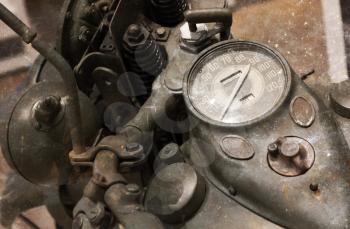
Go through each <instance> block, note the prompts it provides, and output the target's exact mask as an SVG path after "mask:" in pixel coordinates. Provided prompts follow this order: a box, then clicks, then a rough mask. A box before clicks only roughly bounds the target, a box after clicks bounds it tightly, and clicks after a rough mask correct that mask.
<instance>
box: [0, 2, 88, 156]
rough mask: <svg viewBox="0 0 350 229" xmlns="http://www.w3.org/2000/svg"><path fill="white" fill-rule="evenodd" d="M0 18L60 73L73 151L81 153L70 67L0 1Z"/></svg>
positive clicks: (76, 88)
mask: <svg viewBox="0 0 350 229" xmlns="http://www.w3.org/2000/svg"><path fill="white" fill-rule="evenodd" d="M0 19H1V20H2V21H3V22H4V23H5V24H6V25H7V26H9V27H10V28H11V29H12V30H13V31H15V32H16V33H17V34H18V35H19V36H20V37H22V39H23V41H24V42H25V43H27V44H31V45H32V47H33V48H34V49H35V50H36V51H38V52H39V53H40V54H41V55H43V56H44V57H45V58H46V59H47V60H48V61H49V62H50V63H51V64H52V65H53V66H54V67H55V68H56V69H57V70H58V72H59V73H60V76H61V78H62V80H63V83H64V85H65V88H66V93H67V96H66V97H65V98H63V99H65V101H66V102H67V122H68V125H69V129H70V136H71V140H72V146H73V151H74V153H76V154H80V153H83V152H84V151H85V145H84V141H83V137H82V134H81V133H82V131H81V129H82V127H81V116H80V105H79V97H78V87H77V84H76V81H75V76H74V73H73V70H72V68H71V67H70V65H69V64H68V63H67V61H66V60H65V59H64V58H63V57H62V56H61V55H60V54H59V53H58V52H57V51H56V50H55V49H53V48H49V45H48V44H46V43H45V42H43V41H41V40H39V39H38V38H37V36H36V32H34V31H32V30H31V29H30V28H29V27H28V26H27V25H25V24H24V23H23V22H22V21H21V20H20V19H19V18H18V17H16V16H15V15H14V14H13V13H12V12H10V11H9V10H8V9H7V8H6V7H5V6H4V5H3V4H1V3H0Z"/></svg>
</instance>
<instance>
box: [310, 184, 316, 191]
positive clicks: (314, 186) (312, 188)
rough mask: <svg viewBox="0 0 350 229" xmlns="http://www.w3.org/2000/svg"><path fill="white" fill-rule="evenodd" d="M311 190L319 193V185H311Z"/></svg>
mask: <svg viewBox="0 0 350 229" xmlns="http://www.w3.org/2000/svg"><path fill="white" fill-rule="evenodd" d="M310 190H311V191H313V192H317V191H318V184H310Z"/></svg>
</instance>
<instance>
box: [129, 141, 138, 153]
mask: <svg viewBox="0 0 350 229" xmlns="http://www.w3.org/2000/svg"><path fill="white" fill-rule="evenodd" d="M139 148H140V145H139V144H138V143H136V142H132V143H127V144H126V151H128V152H133V151H136V150H138V149H139Z"/></svg>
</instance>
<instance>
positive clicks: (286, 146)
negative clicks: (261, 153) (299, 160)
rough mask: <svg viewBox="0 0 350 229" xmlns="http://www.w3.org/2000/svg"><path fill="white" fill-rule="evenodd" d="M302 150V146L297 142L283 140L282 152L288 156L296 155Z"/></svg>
mask: <svg viewBox="0 0 350 229" xmlns="http://www.w3.org/2000/svg"><path fill="white" fill-rule="evenodd" d="M299 152H300V146H299V144H298V143H296V142H283V143H282V145H281V154H282V155H283V156H286V157H288V158H291V157H295V156H296V155H298V154H299Z"/></svg>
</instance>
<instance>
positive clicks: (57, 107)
mask: <svg viewBox="0 0 350 229" xmlns="http://www.w3.org/2000/svg"><path fill="white" fill-rule="evenodd" d="M34 109H35V110H34V117H35V119H36V120H37V122H38V123H39V124H41V123H43V124H47V125H49V124H51V123H52V122H53V120H54V119H55V118H56V117H57V115H58V114H59V113H60V111H61V109H62V107H61V98H59V97H56V96H47V97H45V98H44V99H43V100H40V101H38V102H37V104H36V105H35V107H34Z"/></svg>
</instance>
